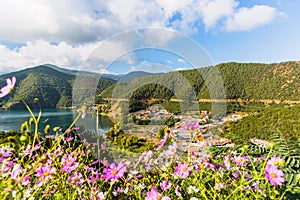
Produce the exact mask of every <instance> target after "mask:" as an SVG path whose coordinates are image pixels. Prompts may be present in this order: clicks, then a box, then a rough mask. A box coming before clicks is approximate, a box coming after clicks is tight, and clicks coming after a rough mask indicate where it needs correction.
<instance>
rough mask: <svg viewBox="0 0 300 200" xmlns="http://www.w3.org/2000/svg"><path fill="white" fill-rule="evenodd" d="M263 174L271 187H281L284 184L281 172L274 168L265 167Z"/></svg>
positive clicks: (271, 166)
mask: <svg viewBox="0 0 300 200" xmlns="http://www.w3.org/2000/svg"><path fill="white" fill-rule="evenodd" d="M264 172H265V176H266V179H268V180H269V181H270V183H271V184H272V185H282V184H283V183H284V182H285V179H284V178H283V175H284V173H283V171H282V170H280V169H277V167H276V166H273V165H267V167H266V170H265V171H264Z"/></svg>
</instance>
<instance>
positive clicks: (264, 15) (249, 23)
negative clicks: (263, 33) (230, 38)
mask: <svg viewBox="0 0 300 200" xmlns="http://www.w3.org/2000/svg"><path fill="white" fill-rule="evenodd" d="M278 15H280V13H279V12H278V11H277V10H276V9H275V8H273V7H270V6H266V5H259V6H253V7H252V8H240V9H238V10H237V12H236V13H234V15H233V16H232V17H230V18H228V19H227V21H226V30H228V31H247V30H251V29H253V28H256V27H258V26H262V25H265V24H269V23H270V22H271V21H273V20H274V19H275V18H276V17H277V16H278Z"/></svg>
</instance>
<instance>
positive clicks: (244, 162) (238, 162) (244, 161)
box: [233, 156, 250, 167]
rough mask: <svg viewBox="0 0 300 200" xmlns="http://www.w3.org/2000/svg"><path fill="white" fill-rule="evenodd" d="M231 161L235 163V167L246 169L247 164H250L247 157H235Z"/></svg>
mask: <svg viewBox="0 0 300 200" xmlns="http://www.w3.org/2000/svg"><path fill="white" fill-rule="evenodd" d="M233 161H234V162H235V164H236V165H237V166H240V167H246V166H247V165H248V163H249V162H250V159H249V157H248V156H235V157H234V158H233Z"/></svg>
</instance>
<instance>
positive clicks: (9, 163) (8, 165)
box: [0, 159, 14, 177]
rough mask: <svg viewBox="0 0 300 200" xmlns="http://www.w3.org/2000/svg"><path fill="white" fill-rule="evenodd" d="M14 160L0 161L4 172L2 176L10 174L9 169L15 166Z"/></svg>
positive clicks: (1, 170)
mask: <svg viewBox="0 0 300 200" xmlns="http://www.w3.org/2000/svg"><path fill="white" fill-rule="evenodd" d="M13 165H14V162H13V161H8V160H7V159H3V160H1V162H0V172H2V173H3V174H2V176H3V177H6V176H8V174H9V173H8V171H9V170H10V169H11V168H12V167H13Z"/></svg>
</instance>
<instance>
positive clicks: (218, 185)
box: [214, 183, 225, 191]
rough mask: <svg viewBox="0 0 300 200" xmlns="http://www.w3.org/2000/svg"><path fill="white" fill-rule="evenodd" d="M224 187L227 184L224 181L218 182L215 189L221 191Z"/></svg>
mask: <svg viewBox="0 0 300 200" xmlns="http://www.w3.org/2000/svg"><path fill="white" fill-rule="evenodd" d="M223 188H225V185H224V184H223V183H217V184H216V185H215V187H214V189H215V190H217V191H220V190H222V189H223Z"/></svg>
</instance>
